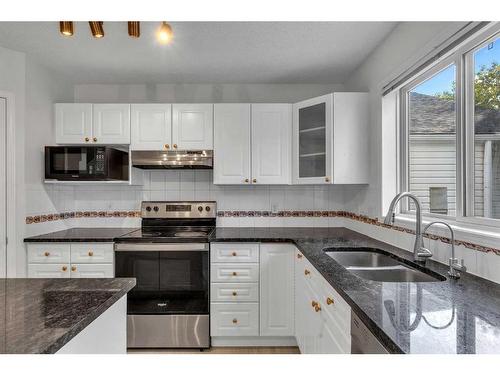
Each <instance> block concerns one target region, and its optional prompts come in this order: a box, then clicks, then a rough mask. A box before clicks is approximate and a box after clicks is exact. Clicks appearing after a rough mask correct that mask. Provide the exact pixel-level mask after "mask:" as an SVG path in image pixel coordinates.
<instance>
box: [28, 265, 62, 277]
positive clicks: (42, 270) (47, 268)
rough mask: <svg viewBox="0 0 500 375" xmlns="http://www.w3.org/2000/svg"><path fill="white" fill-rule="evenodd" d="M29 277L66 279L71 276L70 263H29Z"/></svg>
mask: <svg viewBox="0 0 500 375" xmlns="http://www.w3.org/2000/svg"><path fill="white" fill-rule="evenodd" d="M28 277H29V278H36V279H47V278H50V279H64V278H69V277H70V266H69V264H28Z"/></svg>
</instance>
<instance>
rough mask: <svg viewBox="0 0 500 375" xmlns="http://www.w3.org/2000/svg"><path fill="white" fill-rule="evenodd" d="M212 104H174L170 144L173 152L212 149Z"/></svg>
mask: <svg viewBox="0 0 500 375" xmlns="http://www.w3.org/2000/svg"><path fill="white" fill-rule="evenodd" d="M213 109H214V106H213V104H174V105H173V106H172V143H173V145H172V146H173V149H174V150H212V149H213V132H214V130H213V129H214V124H213Z"/></svg>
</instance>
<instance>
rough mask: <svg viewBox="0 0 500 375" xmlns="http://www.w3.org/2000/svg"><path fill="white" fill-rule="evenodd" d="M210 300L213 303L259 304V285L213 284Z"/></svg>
mask: <svg viewBox="0 0 500 375" xmlns="http://www.w3.org/2000/svg"><path fill="white" fill-rule="evenodd" d="M210 300H211V301H213V302H258V301H259V284H258V283H212V284H211V285H210Z"/></svg>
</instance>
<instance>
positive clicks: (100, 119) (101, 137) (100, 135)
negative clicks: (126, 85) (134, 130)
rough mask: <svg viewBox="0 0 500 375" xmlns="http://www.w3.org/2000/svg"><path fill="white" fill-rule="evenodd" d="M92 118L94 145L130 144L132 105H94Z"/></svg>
mask: <svg viewBox="0 0 500 375" xmlns="http://www.w3.org/2000/svg"><path fill="white" fill-rule="evenodd" d="M92 118H93V121H92V140H93V142H94V143H98V144H129V143H130V104H94V105H93V106H92Z"/></svg>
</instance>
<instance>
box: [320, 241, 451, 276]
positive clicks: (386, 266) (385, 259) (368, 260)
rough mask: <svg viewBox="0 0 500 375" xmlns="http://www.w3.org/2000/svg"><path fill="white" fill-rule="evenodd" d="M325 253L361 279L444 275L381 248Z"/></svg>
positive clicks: (326, 251)
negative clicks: (420, 267)
mask: <svg viewBox="0 0 500 375" xmlns="http://www.w3.org/2000/svg"><path fill="white" fill-rule="evenodd" d="M324 251H325V253H326V254H327V255H328V256H330V257H331V258H332V259H333V260H335V261H336V262H337V263H339V264H340V265H342V266H344V267H345V268H346V269H347V270H348V271H349V272H351V273H353V274H355V275H356V276H359V277H361V278H363V279H367V280H373V281H382V282H436V281H443V280H446V278H445V277H443V276H441V275H439V274H436V273H434V272H432V271H429V273H426V272H422V271H420V270H418V269H416V268H413V267H411V266H409V265H407V264H405V263H403V262H402V261H399V260H398V259H397V258H394V257H392V256H389V255H386V254H383V253H382V252H381V250H377V249H372V250H370V249H364V250H356V249H350V250H340V249H325V250H324Z"/></svg>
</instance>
